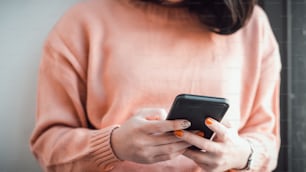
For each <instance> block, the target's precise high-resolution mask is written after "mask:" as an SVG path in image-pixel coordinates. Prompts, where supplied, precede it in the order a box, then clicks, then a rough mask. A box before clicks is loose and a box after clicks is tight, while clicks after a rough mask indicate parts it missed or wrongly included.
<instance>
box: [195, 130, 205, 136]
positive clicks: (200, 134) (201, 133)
mask: <svg viewBox="0 0 306 172" xmlns="http://www.w3.org/2000/svg"><path fill="white" fill-rule="evenodd" d="M195 134H196V135H198V136H200V137H204V133H203V132H202V131H198V132H196V133H195Z"/></svg>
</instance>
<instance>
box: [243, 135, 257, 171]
mask: <svg viewBox="0 0 306 172" xmlns="http://www.w3.org/2000/svg"><path fill="white" fill-rule="evenodd" d="M246 141H247V142H248V143H249V145H250V148H251V153H250V155H249V157H248V161H247V163H246V165H245V167H243V168H242V169H240V170H250V169H251V164H252V160H253V153H254V148H253V144H252V143H251V141H250V140H249V139H246Z"/></svg>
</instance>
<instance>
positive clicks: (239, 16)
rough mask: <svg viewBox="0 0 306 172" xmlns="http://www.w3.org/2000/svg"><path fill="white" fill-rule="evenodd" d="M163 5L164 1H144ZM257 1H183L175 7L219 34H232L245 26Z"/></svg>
mask: <svg viewBox="0 0 306 172" xmlns="http://www.w3.org/2000/svg"><path fill="white" fill-rule="evenodd" d="M143 1H147V2H152V3H157V4H163V3H164V0H143ZM255 4H256V0H183V1H182V2H180V3H178V4H174V5H175V6H180V7H186V8H188V10H189V11H190V12H191V13H194V14H196V15H197V16H198V17H199V20H200V22H201V23H203V24H204V25H205V26H206V27H208V28H209V29H210V30H211V31H213V32H215V33H218V34H232V33H234V32H236V31H237V30H239V29H240V28H241V27H243V26H244V25H245V23H246V22H247V20H248V19H249V18H250V16H251V15H252V12H253V8H254V6H255Z"/></svg>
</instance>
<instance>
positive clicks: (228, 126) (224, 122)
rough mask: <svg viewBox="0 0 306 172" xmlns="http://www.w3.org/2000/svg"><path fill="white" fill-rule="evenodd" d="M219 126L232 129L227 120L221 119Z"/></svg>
mask: <svg viewBox="0 0 306 172" xmlns="http://www.w3.org/2000/svg"><path fill="white" fill-rule="evenodd" d="M221 124H223V125H224V126H225V127H227V128H232V127H233V124H232V123H231V122H230V121H229V120H227V119H223V120H222V121H221Z"/></svg>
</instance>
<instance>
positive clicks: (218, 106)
mask: <svg viewBox="0 0 306 172" xmlns="http://www.w3.org/2000/svg"><path fill="white" fill-rule="evenodd" d="M228 108H229V103H228V100H227V99H226V98H221V97H209V96H202V95H192V94H180V95H178V96H176V98H175V100H174V102H173V104H172V107H171V109H170V111H169V114H168V117H167V120H174V119H185V120H188V121H190V122H191V126H190V127H189V128H187V129H186V130H197V131H202V132H204V137H205V138H207V139H211V138H212V136H213V134H214V133H213V131H211V130H210V129H209V128H208V127H207V126H206V125H205V119H206V118H208V117H210V118H213V119H215V120H217V121H221V120H222V118H223V116H224V115H225V113H226V111H227V109H228Z"/></svg>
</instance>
